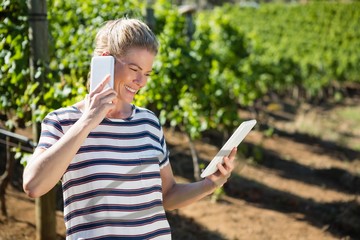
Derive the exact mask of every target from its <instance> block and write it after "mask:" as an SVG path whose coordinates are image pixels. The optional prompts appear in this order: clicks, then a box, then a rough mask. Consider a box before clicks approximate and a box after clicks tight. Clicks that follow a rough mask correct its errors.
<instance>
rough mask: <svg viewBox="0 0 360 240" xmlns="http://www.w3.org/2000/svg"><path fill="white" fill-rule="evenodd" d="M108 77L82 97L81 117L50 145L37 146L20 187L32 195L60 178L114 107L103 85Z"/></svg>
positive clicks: (38, 193)
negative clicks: (47, 146)
mask: <svg viewBox="0 0 360 240" xmlns="http://www.w3.org/2000/svg"><path fill="white" fill-rule="evenodd" d="M108 80H109V78H108V77H107V78H106V79H104V81H102V82H101V83H100V84H99V86H98V87H97V88H96V89H95V90H94V92H92V93H90V95H88V96H87V98H86V99H85V109H84V112H83V114H82V116H81V118H80V119H79V120H78V121H77V122H76V123H75V124H74V125H73V126H72V127H71V128H70V129H69V130H68V131H67V132H66V133H65V134H64V135H63V136H62V137H61V138H60V139H59V140H58V141H57V142H56V143H54V144H53V145H52V146H51V147H50V148H48V149H37V150H36V151H35V152H34V154H33V156H32V157H31V159H30V161H29V162H28V164H27V166H26V167H25V169H24V173H23V189H24V191H25V193H26V194H27V195H28V196H29V197H32V198H36V197H40V196H42V195H44V194H45V193H47V192H48V191H50V190H51V189H52V188H53V187H54V186H55V185H56V184H57V183H58V182H59V180H60V179H61V177H62V176H63V174H64V173H65V171H66V169H67V168H68V166H69V164H70V162H71V160H72V159H73V158H74V156H75V154H76V153H77V151H78V150H79V148H80V147H81V145H82V143H83V142H84V140H85V139H86V137H87V136H88V135H89V133H90V131H91V130H92V129H93V128H95V127H96V126H97V125H98V124H99V123H100V122H101V121H102V120H103V119H104V117H105V116H106V114H107V113H108V112H109V111H110V110H111V109H112V108H113V107H114V103H112V102H111V101H112V100H114V99H115V98H116V92H115V91H114V90H113V89H110V88H106V89H104V87H105V85H106V84H107V82H108Z"/></svg>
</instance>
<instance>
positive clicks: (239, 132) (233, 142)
mask: <svg viewBox="0 0 360 240" xmlns="http://www.w3.org/2000/svg"><path fill="white" fill-rule="evenodd" d="M255 124H256V120H255V119H254V120H249V121H245V122H243V123H241V124H240V126H239V127H238V128H237V129H236V131H235V132H234V133H233V134H232V135H231V137H230V138H229V139H228V140H227V142H226V143H225V145H224V146H223V147H222V148H221V149H220V151H219V152H218V153H217V154H216V156H215V157H214V158H213V160H211V162H210V164H209V165H208V166H207V167H206V168H205V170H204V171H203V172H202V173H201V177H202V178H205V177H207V176H209V175H211V174H213V173H215V172H216V171H217V170H218V168H217V165H218V163H223V162H224V160H223V158H224V157H226V156H229V154H230V152H231V150H232V149H233V148H234V147H237V146H238V145H239V144H240V143H241V142H242V140H244V138H245V137H246V135H248V133H249V132H250V131H251V129H252V128H253V127H254V126H255Z"/></svg>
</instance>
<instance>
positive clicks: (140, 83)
mask: <svg viewBox="0 0 360 240" xmlns="http://www.w3.org/2000/svg"><path fill="white" fill-rule="evenodd" d="M135 83H136V84H137V85H138V86H140V87H143V86H144V85H145V84H146V76H144V75H143V74H140V73H139V74H137V75H136V79H135Z"/></svg>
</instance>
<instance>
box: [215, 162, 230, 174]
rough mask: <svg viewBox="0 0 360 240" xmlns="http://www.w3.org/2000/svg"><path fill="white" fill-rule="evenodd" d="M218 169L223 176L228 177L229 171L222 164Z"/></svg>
mask: <svg viewBox="0 0 360 240" xmlns="http://www.w3.org/2000/svg"><path fill="white" fill-rule="evenodd" d="M217 167H218V170H219V172H220V173H221V174H222V175H224V176H226V175H227V174H228V171H227V170H226V169H225V167H224V166H223V165H222V164H221V163H219V164H218V166H217Z"/></svg>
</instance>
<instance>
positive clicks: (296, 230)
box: [0, 98, 360, 240]
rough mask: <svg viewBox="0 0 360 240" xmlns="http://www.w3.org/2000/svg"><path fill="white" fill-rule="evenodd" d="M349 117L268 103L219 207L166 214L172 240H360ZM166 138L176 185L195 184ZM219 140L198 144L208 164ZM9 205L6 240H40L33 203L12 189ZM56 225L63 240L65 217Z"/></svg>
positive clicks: (357, 146)
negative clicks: (36, 236)
mask: <svg viewBox="0 0 360 240" xmlns="http://www.w3.org/2000/svg"><path fill="white" fill-rule="evenodd" d="M289 107H290V108H289ZM344 110H347V111H348V112H350V115H351V116H353V115H354V114H356V112H357V113H358V114H359V113H360V100H359V99H358V98H352V99H349V100H346V101H344V103H342V104H334V105H331V104H326V105H320V106H314V105H306V104H302V105H301V106H297V105H295V104H293V103H291V101H290V102H287V103H284V102H282V103H279V102H269V104H267V105H266V106H264V108H263V109H262V114H261V115H257V118H258V124H257V126H256V128H255V129H254V130H253V131H252V132H251V133H250V134H249V135H248V136H247V137H246V138H245V140H244V142H243V143H242V144H241V145H240V147H239V154H238V157H237V167H236V169H235V171H234V174H233V175H232V177H231V179H230V180H229V182H228V183H227V184H226V185H225V186H224V189H223V192H222V193H221V192H220V193H218V194H217V195H214V196H217V197H218V200H217V201H216V202H215V201H214V199H215V198H214V196H212V197H210V196H209V197H207V198H205V199H203V200H201V201H199V202H197V203H194V204H192V205H190V206H188V207H185V208H183V209H180V210H176V211H172V212H169V213H168V218H169V221H170V224H171V226H172V231H173V239H231V240H235V239H254V240H255V239H304V240H305V239H316V240H317V239H329V240H330V239H344V240H345V239H360V198H359V193H360V127H359V126H357V125H358V123H359V122H360V121H357V120H358V119H359V117H356V116H355V117H344V116H345V114H344ZM350 115H349V116H350ZM359 115H360V114H359ZM240 116H241V117H242V118H244V119H249V118H252V117H253V116H254V115H253V113H251V112H248V111H240ZM344 119H347V121H345V120H344ZM335 132H336V134H335ZM165 134H166V139H167V142H168V145H169V146H170V150H171V163H172V167H173V170H174V173H175V175H176V178H177V180H178V181H179V182H189V181H193V168H192V160H191V157H190V156H191V155H190V150H189V147H188V142H187V141H186V138H185V137H184V135H182V134H181V133H179V132H177V131H172V130H169V129H165ZM219 139H220V136H219V135H218V134H217V133H210V132H209V133H207V134H205V136H204V138H203V139H202V140H201V141H196V142H195V147H196V150H197V153H198V156H199V159H200V161H201V162H202V163H203V164H205V165H206V163H207V162H208V161H210V160H211V159H212V157H213V156H214V155H215V154H216V152H217V151H218V149H219V147H220V146H221V142H222V141H221V140H219ZM6 202H7V207H8V212H9V217H8V218H5V217H3V216H1V217H0V240H15V239H16V240H18V239H35V223H34V200H32V199H29V198H28V197H26V196H25V195H24V194H23V193H22V192H21V191H18V190H17V188H16V186H15V187H14V186H11V187H9V188H8V190H7V195H6ZM57 223H58V224H57V232H58V237H59V239H64V231H65V229H64V225H63V220H62V212H61V211H58V212H57Z"/></svg>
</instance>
